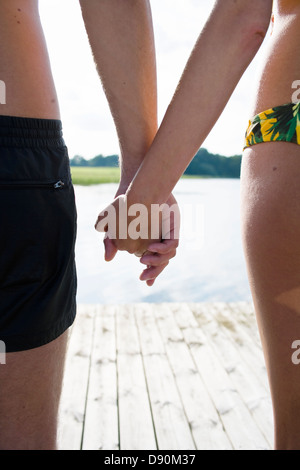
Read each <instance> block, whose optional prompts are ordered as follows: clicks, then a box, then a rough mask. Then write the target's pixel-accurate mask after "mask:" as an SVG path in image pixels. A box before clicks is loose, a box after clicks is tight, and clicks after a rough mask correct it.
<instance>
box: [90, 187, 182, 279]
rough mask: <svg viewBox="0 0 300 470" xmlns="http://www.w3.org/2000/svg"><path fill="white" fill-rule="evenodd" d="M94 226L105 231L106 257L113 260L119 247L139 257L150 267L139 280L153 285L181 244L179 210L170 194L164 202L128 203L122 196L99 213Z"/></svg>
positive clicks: (100, 230)
mask: <svg viewBox="0 0 300 470" xmlns="http://www.w3.org/2000/svg"><path fill="white" fill-rule="evenodd" d="M95 228H96V230H97V231H99V232H105V238H104V245H105V259H106V260H107V261H111V260H112V259H113V258H114V257H115V255H116V253H117V251H118V250H120V251H127V252H129V253H131V254H134V255H136V256H138V257H140V258H141V259H140V261H141V263H142V264H145V265H146V266H147V268H146V269H145V270H144V271H143V272H142V274H141V276H140V279H141V280H144V281H146V282H147V284H148V285H153V283H154V281H155V279H156V278H157V276H158V275H159V274H160V273H161V272H162V271H163V270H164V269H165V267H166V266H167V265H168V264H169V261H170V259H171V258H173V257H174V256H175V255H176V250H177V247H178V243H179V230H180V212H179V208H178V204H177V202H176V199H175V198H174V196H173V195H171V196H170V197H169V199H168V201H167V202H166V203H165V204H161V205H158V204H149V205H145V204H140V203H134V204H132V203H131V204H129V202H128V199H127V196H126V195H124V194H123V195H119V196H118V197H116V199H115V200H114V201H113V202H112V203H111V204H110V205H109V206H107V207H106V208H105V209H104V210H103V211H102V212H101V213H100V214H99V216H98V219H97V222H96V224H95Z"/></svg>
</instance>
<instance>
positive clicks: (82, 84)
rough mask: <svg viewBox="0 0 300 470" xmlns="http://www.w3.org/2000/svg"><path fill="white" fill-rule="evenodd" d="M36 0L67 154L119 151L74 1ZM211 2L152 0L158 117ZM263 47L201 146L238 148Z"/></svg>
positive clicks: (238, 150)
mask: <svg viewBox="0 0 300 470" xmlns="http://www.w3.org/2000/svg"><path fill="white" fill-rule="evenodd" d="M39 3H40V15H41V20H42V24H43V28H44V33H45V37H46V41H47V45H48V51H49V55H50V61H51V66H52V72H53V76H54V80H55V84H56V89H57V93H58V99H59V102H60V110H61V118H62V121H63V129H64V137H65V141H66V144H67V146H68V149H69V155H70V158H72V157H73V156H74V155H81V156H83V157H84V158H86V159H89V158H92V157H94V156H96V155H99V154H102V155H112V154H119V145H118V139H117V135H116V131H115V127H114V123H113V120H112V117H111V114H110V111H109V107H108V104H107V101H106V98H105V95H104V93H103V90H102V87H101V83H100V80H99V77H98V75H97V72H96V68H95V64H94V62H93V58H92V54H91V50H90V46H89V43H88V39H87V35H86V32H85V28H84V24H83V20H82V17H81V11H80V6H79V1H78V0H40V2H39ZM213 4H214V0H151V8H152V15H153V24H154V34H155V43H156V54H157V74H158V110H159V122H160V121H161V120H162V118H163V116H164V113H165V111H166V109H167V106H168V104H169V102H170V101H171V99H172V96H173V93H174V91H175V89H176V86H177V83H178V81H179V79H180V76H181V74H182V72H183V69H184V66H185V64H186V62H187V60H188V57H189V55H190V53H191V50H192V48H193V46H194V44H195V42H196V39H197V37H198V35H199V34H200V31H201V29H202V27H203V26H204V24H205V21H206V20H207V18H208V16H209V13H210V11H211V10H212V7H213ZM263 51H264V47H263V48H262V50H261V51H260V52H259V53H258V54H257V56H256V58H255V59H254V61H253V62H252V64H251V65H250V66H249V68H248V69H247V71H246V72H245V74H244V76H243V78H242V80H241V81H240V83H239V85H238V87H237V88H236V90H235V92H234V94H233V95H232V97H231V100H230V102H229V103H228V105H227V106H226V108H225V110H224V112H223V114H222V115H221V116H220V118H219V120H218V122H217V124H216V125H215V127H214V128H213V130H212V131H211V133H210V135H209V137H208V138H207V139H206V141H205V142H204V143H203V145H202V147H204V148H206V149H207V150H208V151H210V152H211V153H218V154H221V155H226V156H231V155H236V154H241V152H242V146H243V137H244V133H245V130H246V127H247V125H248V121H249V118H250V117H251V106H252V100H251V96H253V94H254V92H255V87H256V83H257V76H258V71H259V70H260V67H261V59H262V55H263ZM232 129H234V130H235V131H234V132H232ZM229 130H230V131H231V132H229Z"/></svg>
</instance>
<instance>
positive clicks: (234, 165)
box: [70, 148, 242, 178]
mask: <svg viewBox="0 0 300 470" xmlns="http://www.w3.org/2000/svg"><path fill="white" fill-rule="evenodd" d="M241 161H242V156H241V155H234V156H232V157H224V156H222V155H218V154H212V153H210V152H208V150H206V149H204V148H201V149H200V150H198V152H197V153H196V155H195V157H194V158H193V160H192V161H191V163H190V164H189V166H188V167H187V169H186V170H185V172H184V174H185V175H190V176H206V177H214V178H239V177H240V172H241ZM70 164H71V166H81V167H84V166H86V167H99V166H106V167H118V166H119V156H118V155H109V156H103V155H97V156H96V157H94V158H91V159H88V160H86V159H85V158H84V157H82V156H80V155H75V156H74V158H72V159H70Z"/></svg>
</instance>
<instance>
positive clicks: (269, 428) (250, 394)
mask: <svg viewBox="0 0 300 470" xmlns="http://www.w3.org/2000/svg"><path fill="white" fill-rule="evenodd" d="M222 308H223V307H222ZM217 317H218V316H217V315H216V312H215V311H214V305H211V306H210V307H208V308H206V318H207V320H208V321H207V322H206V323H205V325H202V330H203V331H204V332H205V333H206V335H207V337H208V338H209V339H210V345H211V347H212V348H213V350H214V352H215V354H216V355H217V356H218V358H219V361H220V362H221V364H222V365H223V367H224V369H225V370H226V371H227V373H228V374H229V376H230V378H231V380H232V382H233V384H234V386H235V387H236V390H237V391H238V393H239V394H240V396H241V399H242V400H243V402H244V403H245V404H246V406H247V408H248V409H249V411H250V413H251V415H252V416H253V419H254V421H255V422H256V424H257V426H258V427H259V428H260V430H261V432H262V433H263V435H264V437H265V438H266V440H267V441H268V443H269V446H270V447H272V444H273V412H272V405H271V400H270V396H269V393H268V391H267V389H266V387H265V386H264V385H263V384H262V382H261V380H259V379H258V377H257V376H256V374H254V373H253V370H252V368H251V367H250V365H249V364H248V362H246V361H245V360H244V358H243V357H242V356H241V354H240V348H241V346H240V345H238V344H237V343H234V342H233V341H231V338H230V337H228V334H227V331H226V328H224V326H223V325H222V324H220V323H219V322H218V321H217Z"/></svg>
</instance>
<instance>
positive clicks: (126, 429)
mask: <svg viewBox="0 0 300 470" xmlns="http://www.w3.org/2000/svg"><path fill="white" fill-rule="evenodd" d="M116 333H117V334H116V336H117V352H118V355H117V371H118V404H119V420H120V449H121V450H156V449H157V446H156V440H155V432H154V428H153V421H152V412H151V406H150V401H149V396H148V390H147V384H146V380H145V374H144V366H143V360H142V356H141V350H140V344H139V338H138V331H137V327H136V323H135V317H134V312H133V308H132V307H131V306H125V307H123V308H122V309H119V310H118V315H117V322H116Z"/></svg>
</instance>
